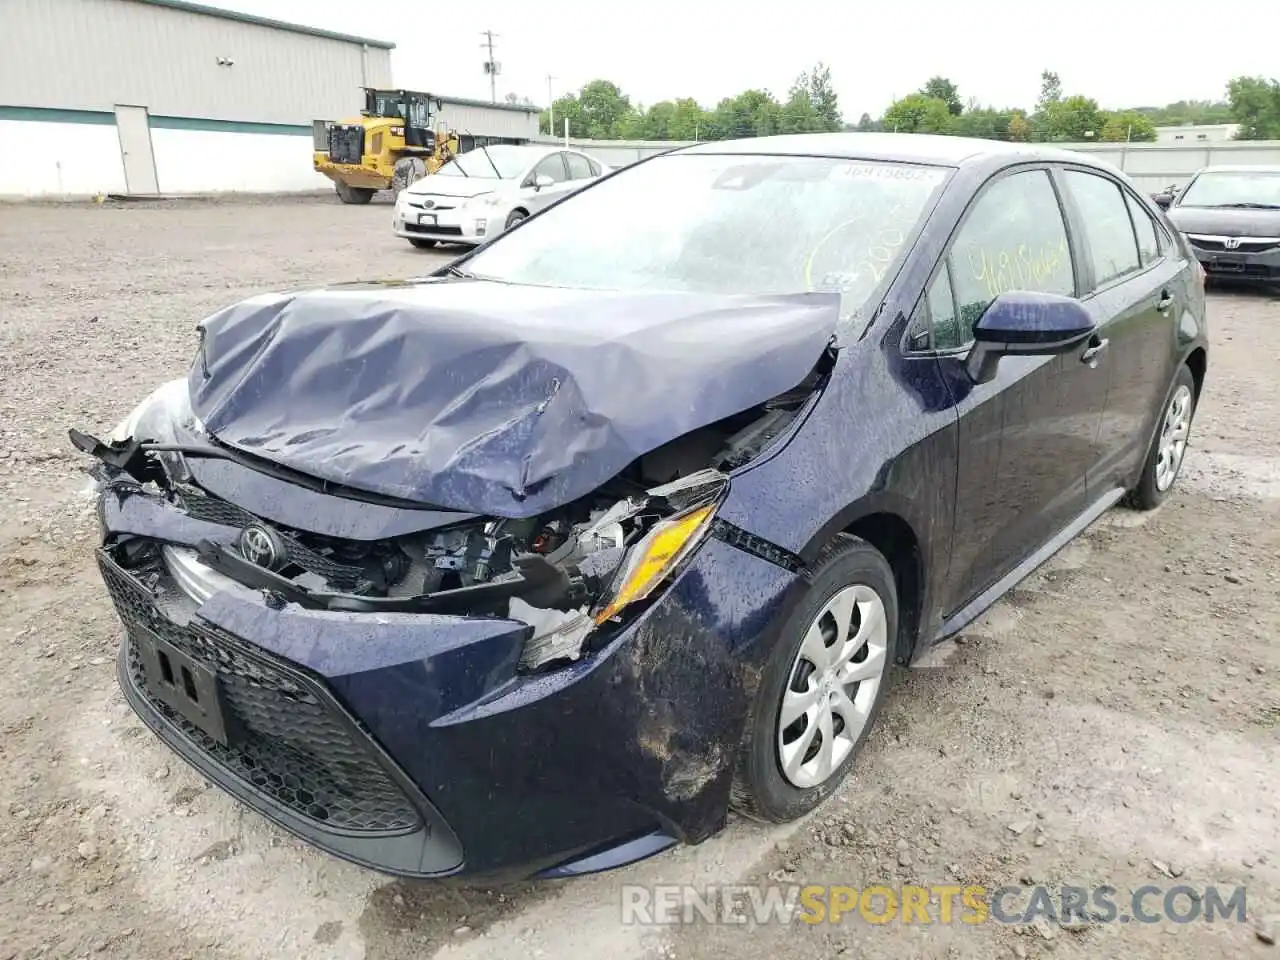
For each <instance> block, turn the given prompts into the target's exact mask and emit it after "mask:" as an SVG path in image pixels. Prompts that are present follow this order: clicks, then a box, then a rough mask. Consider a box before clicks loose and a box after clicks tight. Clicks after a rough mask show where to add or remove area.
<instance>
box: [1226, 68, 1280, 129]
mask: <svg viewBox="0 0 1280 960" xmlns="http://www.w3.org/2000/svg"><path fill="white" fill-rule="evenodd" d="M1227 100H1228V102H1230V104H1231V115H1232V117H1234V119H1235V121H1236V123H1238V124H1240V129H1239V130H1238V131H1236V139H1237V140H1280V83H1277V82H1276V81H1275V80H1267V79H1265V78H1263V77H1236V78H1235V79H1234V80H1232V81H1231V82H1230V83H1229V84H1227Z"/></svg>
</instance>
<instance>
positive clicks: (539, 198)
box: [520, 151, 569, 213]
mask: <svg viewBox="0 0 1280 960" xmlns="http://www.w3.org/2000/svg"><path fill="white" fill-rule="evenodd" d="M542 176H547V177H550V178H551V180H552V183H551V184H550V185H549V186H545V187H539V186H537V180H538V178H539V177H542ZM568 188H569V168H568V167H566V166H565V162H564V154H563V153H561V152H559V151H557V152H555V153H549V154H547V155H546V156H545V157H543V158H542V159H541V160H540V161H538V165H537V166H535V167H534V168H533V170H531V171H530V172H529V176H527V177H526V178H525V180H524V183H523V184H522V185H521V190H520V195H521V201H522V202H523V204H524V206H525V207H527V208H528V210H529V212H530V213H537V212H538V211H539V210H541V209H542V208H543V207H548V206H550V205H551V204H553V203H555V202H556V201H557V200H559V199H560V198H561V197H562V196H564V194H565V191H566V190H568Z"/></svg>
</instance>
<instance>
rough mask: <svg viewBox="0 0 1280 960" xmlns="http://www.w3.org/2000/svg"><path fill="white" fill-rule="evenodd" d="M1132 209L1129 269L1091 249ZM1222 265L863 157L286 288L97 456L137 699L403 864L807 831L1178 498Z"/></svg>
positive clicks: (567, 206) (236, 777) (382, 866)
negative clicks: (856, 773) (902, 699)
mask: <svg viewBox="0 0 1280 960" xmlns="http://www.w3.org/2000/svg"><path fill="white" fill-rule="evenodd" d="M1073 177H1083V178H1085V179H1086V180H1096V181H1097V183H1081V182H1077V181H1076V180H1074V179H1073ZM1099 190H1101V191H1104V192H1103V193H1099V192H1098V191H1099ZM1106 190H1110V191H1112V192H1111V194H1110V195H1109V196H1110V201H1111V202H1114V204H1115V205H1116V207H1117V210H1118V211H1119V212H1120V215H1121V217H1122V218H1123V219H1113V220H1106V219H1105V218H1100V217H1099V216H1098V215H1096V212H1097V204H1098V203H1100V202H1102V200H1106V199H1107V196H1108V195H1107V194H1105V191H1106ZM1073 191H1076V192H1079V195H1078V196H1077V194H1076V193H1073ZM1080 191H1083V192H1080ZM1088 191H1093V194H1088ZM1099 198H1101V199H1099ZM1091 203H1092V204H1093V206H1090V204H1091ZM1120 223H1123V224H1126V225H1128V226H1125V227H1123V229H1122V230H1121V232H1122V233H1124V231H1127V233H1124V235H1125V236H1127V237H1128V240H1127V241H1126V242H1127V243H1128V245H1129V246H1128V253H1130V254H1132V255H1133V259H1134V261H1135V263H1134V265H1133V267H1132V268H1131V269H1130V270H1129V272H1128V274H1126V275H1124V276H1122V277H1121V279H1120V280H1119V281H1117V280H1116V279H1115V278H1114V277H1110V276H1108V277H1103V276H1102V275H1101V273H1100V271H1101V269H1102V268H1101V265H1100V264H1101V261H1098V260H1097V258H1096V257H1094V258H1093V259H1091V258H1090V251H1094V252H1096V251H1097V250H1099V249H1101V248H1102V245H1103V241H1104V239H1105V237H1104V236H1103V235H1100V234H1096V233H1095V229H1100V230H1102V232H1103V234H1105V233H1106V231H1107V230H1111V231H1112V232H1113V233H1114V231H1116V230H1117V229H1120V228H1118V227H1117V224H1120ZM1068 224H1070V226H1071V229H1070V230H1068ZM1135 230H1136V231H1137V239H1136V240H1135V232H1134V231H1135ZM1116 236H1119V235H1118V234H1117V235H1116ZM1116 236H1112V237H1111V239H1112V240H1114V239H1116ZM1121 239H1122V238H1121ZM1125 249H1126V248H1125V244H1124V243H1118V244H1115V243H1113V244H1112V245H1111V246H1110V247H1108V248H1107V250H1108V251H1109V253H1108V255H1109V256H1112V257H1113V258H1114V257H1115V256H1121V255H1124V250H1125ZM1117 251H1119V252H1117ZM1188 262H1189V261H1188V255H1187V252H1186V250H1185V249H1184V246H1183V245H1182V243H1181V241H1180V240H1179V239H1178V238H1177V237H1176V236H1175V235H1174V234H1172V232H1171V231H1169V230H1168V228H1167V225H1166V224H1165V223H1164V221H1163V220H1162V219H1161V217H1160V215H1159V214H1158V213H1157V212H1156V211H1154V209H1153V208H1151V207H1150V205H1149V204H1147V202H1146V201H1145V200H1141V199H1140V198H1139V197H1138V195H1137V194H1135V193H1134V192H1133V190H1132V187H1131V185H1129V184H1128V182H1127V181H1124V180H1123V178H1122V177H1120V175H1118V174H1115V173H1114V172H1112V171H1111V170H1110V169H1109V168H1103V167H1100V166H1093V165H1091V162H1090V161H1088V160H1087V159H1084V158H1081V157H1079V156H1076V155H1072V154H1059V153H1054V152H1051V151H1038V150H1035V149H1032V148H1026V147H1022V148H1020V147H1017V146H1001V145H997V144H990V143H985V142H977V141H965V140H959V139H952V138H931V137H896V136H876V135H872V136H862V135H857V136H845V135H829V136H818V137H794V138H768V139H761V140H754V141H743V142H738V143H727V144H726V143H721V144H703V145H700V146H697V147H694V148H691V149H686V150H681V151H677V152H675V153H671V154H667V155H664V156H661V157H657V158H654V159H651V160H647V161H644V162H641V163H638V164H635V165H633V166H631V167H628V168H627V169H625V170H622V171H619V172H617V173H615V174H613V175H611V176H608V177H605V178H602V179H601V180H600V181H599V182H598V183H596V184H593V185H591V186H589V187H588V188H586V189H584V190H583V191H581V192H579V193H577V194H575V195H573V196H572V197H570V198H568V199H566V200H564V201H562V202H560V203H557V204H555V205H553V206H551V207H549V208H548V209H547V210H545V211H543V212H541V213H539V214H537V215H536V216H534V217H531V218H529V219H528V220H527V221H525V222H524V223H523V224H521V225H520V226H519V227H517V228H515V229H513V230H511V231H510V232H508V233H506V234H504V235H503V236H502V237H500V238H498V239H496V240H495V241H494V242H492V243H491V244H489V245H488V246H486V247H483V248H481V249H479V250H477V251H474V252H472V253H470V254H467V255H466V256H464V257H462V258H461V259H459V260H457V261H454V263H453V264H451V265H450V266H448V267H446V268H443V269H442V270H440V271H439V272H438V273H437V274H435V275H432V276H429V277H424V278H421V279H416V280H408V281H395V282H385V283H358V284H350V285H340V286H335V287H329V288H325V289H321V290H314V291H306V292H295V293H285V294H272V295H264V296H258V297H254V298H252V299H250V300H247V301H244V302H243V303H240V304H238V305H235V306H232V307H230V308H228V309H225V310H223V311H221V312H219V313H216V314H215V315H213V316H211V317H209V318H208V319H206V320H205V321H204V322H203V323H202V324H200V326H199V337H198V341H197V343H196V344H195V346H194V358H193V360H192V362H191V366H190V369H189V371H188V374H187V376H186V377H184V378H183V379H180V380H177V381H174V382H172V383H169V384H166V385H165V386H162V387H161V388H160V389H159V390H157V391H156V392H155V393H154V394H153V395H152V396H151V397H149V398H148V399H147V400H145V401H144V402H143V403H142V404H140V405H139V406H138V407H137V409H136V410H135V411H134V412H133V413H132V414H131V415H130V416H129V417H128V418H127V419H126V420H125V421H124V422H123V423H121V424H120V425H119V426H118V427H117V428H116V429H115V430H114V431H113V432H112V433H110V434H109V435H107V437H106V438H105V439H102V440H99V439H97V438H95V437H94V436H91V435H89V434H87V433H84V432H80V431H75V430H73V431H72V434H71V439H72V441H73V443H74V444H75V445H76V447H77V448H79V449H80V450H82V451H83V452H85V453H87V454H90V455H92V457H93V458H95V459H94V462H93V466H92V470H93V472H94V474H95V476H96V478H97V482H98V485H99V494H100V495H99V520H100V525H101V534H102V540H101V545H100V547H99V549H98V551H97V560H98V563H99V565H100V567H101V571H102V575H103V577H104V579H105V582H106V586H107V589H108V591H109V593H110V596H111V599H112V601H113V602H114V605H115V608H116V610H117V612H118V613H119V616H120V618H121V620H122V621H123V624H124V627H125V630H124V635H123V642H122V646H121V650H120V658H119V678H120V684H121V687H122V689H123V690H124V693H125V695H126V697H127V699H128V701H129V703H130V704H131V706H132V707H133V709H134V710H135V711H136V712H137V713H138V715H139V716H140V717H141V718H142V719H143V720H144V721H145V722H146V723H147V724H148V726H150V727H151V729H152V730H154V732H155V733H156V734H157V735H158V736H159V737H160V738H161V739H162V740H163V741H164V742H165V743H166V744H167V745H168V746H169V747H171V748H172V749H173V750H174V751H176V752H177V753H178V754H180V755H181V756H182V757H183V758H184V759H185V760H187V761H188V762H189V763H191V764H192V765H193V766H194V767H196V768H197V769H198V770H199V771H200V772H201V773H202V774H203V775H204V776H205V777H207V778H208V779H209V780H211V781H213V782H214V783H216V784H218V785H219V786H221V787H222V788H224V789H225V790H227V791H228V792H230V793H232V794H233V795H234V796H236V797H237V798H239V799H240V800H242V801H243V802H244V803H246V804H248V805H249V806H251V807H253V808H254V809H256V810H257V811H259V812H260V813H262V814H263V815H265V816H266V817H268V818H270V819H271V820H273V821H275V822H276V823H278V824H280V825H282V826H283V827H285V828H286V829H288V830H290V831H292V832H294V833H295V834H297V835H299V836H301V837H303V838H305V839H306V840H308V841H310V842H312V843H314V844H315V845H317V846H319V847H321V848H323V849H325V850H328V851H330V852H331V853H333V854H336V855H338V856H341V857H344V858H347V859H349V860H352V861H355V862H357V863H360V864H364V865H366V866H369V867H373V868H376V869H379V870H382V871H386V872H389V873H393V874H400V875H408V876H420V877H425V876H446V875H453V874H458V873H462V872H468V873H470V872H478V871H484V872H495V871H514V872H519V873H521V874H522V875H540V876H570V875H574V874H579V873H585V872H589V871H593V870H599V869H603V868H607V867H611V866H616V865H619V864H622V863H626V862H630V861H633V860H636V859H639V858H641V857H644V856H647V855H650V854H653V853H655V852H657V851H659V850H662V849H664V848H665V847H667V846H670V845H671V844H673V843H676V842H681V841H683V842H698V841H701V840H703V839H705V838H707V837H709V836H711V835H712V834H714V833H715V832H717V831H718V830H719V829H720V828H721V827H722V826H723V825H724V823H725V821H726V817H727V815H728V811H729V810H730V809H731V808H733V809H737V810H739V811H742V812H743V813H746V814H747V815H750V816H754V817H758V818H761V819H765V820H773V821H785V820H791V819H794V818H796V817H798V816H800V815H802V814H804V813H805V812H806V811H808V810H811V809H813V808H814V807H815V806H816V805H817V804H818V803H820V802H821V801H822V800H823V799H824V798H825V797H827V796H828V795H829V794H830V793H831V792H832V790H834V789H835V788H836V786H838V785H839V784H840V782H841V781H842V779H843V778H844V777H845V775H846V773H847V772H848V770H849V768H850V765H851V764H852V762H853V759H854V755H855V753H856V750H857V748H858V746H859V745H860V743H862V741H863V740H864V738H865V736H866V735H867V733H868V731H869V730H870V728H871V726H872V724H873V722H874V719H875V716H876V713H877V711H878V709H879V707H880V704H881V702H882V700H883V696H884V693H885V690H886V688H887V686H888V670H889V667H890V665H891V664H892V663H895V662H896V663H901V664H907V663H910V662H911V661H912V660H913V659H914V658H915V657H916V656H918V654H919V653H920V651H921V650H923V649H925V648H927V646H928V645H929V644H930V643H931V642H933V641H936V640H938V639H941V638H943V637H946V636H948V635H951V634H953V633H955V632H956V631H957V630H959V629H960V628H962V627H963V626H964V625H965V624H966V623H968V622H969V621H971V620H972V619H973V618H974V617H975V616H977V614H978V613H980V612H981V611H982V610H983V609H984V608H985V607H987V606H988V605H990V603H992V602H993V601H994V600H995V599H996V598H998V597H999V596H1000V595H1001V594H1002V593H1004V592H1005V591H1007V590H1008V589H1009V588H1010V587H1011V586H1012V585H1013V584H1014V583H1016V582H1017V581H1018V580H1019V579H1021V578H1022V577H1024V576H1025V575H1026V574H1027V573H1028V572H1030V571H1031V570H1032V569H1034V568H1035V566H1037V565H1038V564H1039V563H1040V562H1042V561H1043V560H1044V559H1045V558H1046V557H1048V556H1049V555H1050V554H1051V553H1052V552H1053V551H1054V550H1056V549H1058V548H1059V547H1060V546H1061V545H1062V544H1063V543H1065V542H1066V541H1067V540H1068V539H1070V538H1071V537H1072V536H1074V535H1075V534H1076V533H1078V532H1079V530H1080V529H1082V528H1083V526H1085V525H1086V524H1087V523H1088V522H1089V521H1091V520H1092V519H1094V518H1095V517H1097V516H1098V515H1099V513H1101V511H1102V510H1104V509H1106V507H1108V506H1110V505H1111V504H1112V503H1115V502H1116V500H1117V499H1118V498H1119V497H1120V496H1121V495H1122V494H1124V493H1125V492H1126V491H1130V492H1131V493H1132V495H1133V497H1134V499H1135V502H1137V503H1138V504H1139V505H1145V506H1150V505H1153V504H1154V503H1157V502H1159V500H1160V499H1161V498H1163V496H1164V495H1165V494H1166V493H1167V491H1168V490H1169V488H1170V485H1171V484H1172V482H1173V478H1174V477H1175V476H1176V473H1177V470H1178V467H1179V466H1180V464H1181V458H1182V451H1183V449H1184V448H1185V445H1186V435H1187V430H1188V429H1189V425H1190V418H1191V414H1192V409H1193V405H1194V402H1195V399H1196V398H1197V397H1198V395H1199V389H1200V384H1201V382H1202V379H1203V375H1204V358H1205V354H1204V335H1203V334H1204V331H1203V327H1204V324H1203V318H1204V311H1203V295H1202V293H1201V291H1200V288H1199V286H1198V285H1197V283H1196V280H1197V278H1196V276H1195V275H1194V274H1193V272H1192V271H1191V269H1190V267H1189V266H1188ZM984 271H985V273H984ZM1104 281H1105V282H1106V283H1107V284H1108V286H1107V289H1108V291H1109V294H1108V296H1107V297H1105V298H1101V297H1091V296H1090V294H1089V291H1092V290H1093V289H1094V286H1095V285H1096V284H1100V283H1103V282H1104ZM1148 288H1154V289H1157V290H1158V291H1163V292H1162V293H1161V297H1162V299H1161V301H1160V304H1159V305H1158V308H1157V305H1156V303H1155V300H1154V299H1153V300H1152V305H1151V307H1150V317H1149V318H1148V320H1146V321H1144V323H1143V324H1142V325H1130V326H1126V327H1125V328H1124V330H1123V331H1118V332H1117V331H1114V330H1113V331H1112V332H1111V334H1110V336H1111V337H1112V338H1114V339H1115V340H1116V341H1117V349H1115V350H1114V351H1113V354H1112V356H1111V357H1109V358H1108V357H1103V358H1102V360H1103V361H1105V362H1100V360H1099V355H1100V354H1101V350H1102V347H1101V346H1099V343H1101V345H1102V346H1105V345H1106V343H1107V340H1106V339H1105V338H1100V337H1099V332H1104V331H1105V330H1106V329H1107V327H1108V325H1109V324H1110V323H1111V322H1112V320H1114V319H1115V318H1116V317H1120V316H1133V315H1134V310H1136V309H1138V308H1137V307H1135V306H1134V305H1133V304H1134V303H1137V302H1138V301H1139V300H1142V299H1143V298H1145V297H1146V296H1147V295H1148V294H1150V290H1148ZM1150 295H1151V296H1152V297H1154V296H1155V294H1150ZM1130 301H1132V303H1131V302H1130ZM1142 309H1146V308H1145V307H1143V308H1142ZM1144 316H1146V314H1144ZM1013 354H1018V355H1019V356H1010V355H1013ZM1002 357H1003V358H1004V359H1003V360H1002ZM1099 384H1101V387H1099ZM1108 384H1109V385H1110V387H1109V389H1108ZM1113 403H1116V404H1119V405H1120V406H1119V408H1117V409H1115V410H1112V411H1111V412H1112V413H1113V414H1114V415H1113V416H1107V417H1105V418H1104V413H1106V412H1108V410H1109V409H1110V408H1109V407H1108V406H1107V405H1108V404H1113ZM1086 477H1088V482H1087V483H1086V482H1085V478H1086Z"/></svg>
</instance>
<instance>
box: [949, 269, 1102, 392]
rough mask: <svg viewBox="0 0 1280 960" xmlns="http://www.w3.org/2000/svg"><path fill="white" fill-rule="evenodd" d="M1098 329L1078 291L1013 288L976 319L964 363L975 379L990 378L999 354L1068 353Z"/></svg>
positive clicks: (1049, 354) (994, 372) (1035, 354)
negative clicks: (1062, 293) (1066, 294)
mask: <svg viewBox="0 0 1280 960" xmlns="http://www.w3.org/2000/svg"><path fill="white" fill-rule="evenodd" d="M1094 329H1095V324H1094V322H1093V317H1092V316H1091V315H1090V313H1089V311H1088V310H1087V309H1085V307H1084V305H1083V304H1081V303H1080V301H1079V300H1076V299H1075V298H1074V297H1063V296H1059V295H1058V294H1054V293H1035V292H1032V291H1029V290H1012V291H1010V292H1008V293H1002V294H1000V296H998V297H996V298H995V300H993V301H992V302H991V305H990V306H989V307H987V309H986V311H985V312H984V313H983V314H982V316H981V317H980V318H979V319H978V322H977V323H975V324H974V325H973V339H974V343H973V347H972V348H970V350H969V356H968V358H967V359H966V360H965V367H966V369H967V370H968V372H969V376H970V377H971V378H972V380H973V382H974V383H986V382H987V381H989V380H991V379H993V378H994V377H995V375H996V367H997V366H999V364H1000V358H1001V357H1003V356H1006V355H1008V354H1022V355H1024V356H1026V355H1032V356H1054V355H1056V354H1060V353H1067V352H1068V351H1070V350H1071V349H1073V348H1074V347H1076V346H1078V345H1079V344H1080V343H1081V342H1083V341H1084V340H1085V339H1086V338H1087V337H1089V336H1091V335H1092V334H1093V332H1094Z"/></svg>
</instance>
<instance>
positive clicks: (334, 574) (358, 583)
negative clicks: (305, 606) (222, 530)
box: [178, 490, 366, 592]
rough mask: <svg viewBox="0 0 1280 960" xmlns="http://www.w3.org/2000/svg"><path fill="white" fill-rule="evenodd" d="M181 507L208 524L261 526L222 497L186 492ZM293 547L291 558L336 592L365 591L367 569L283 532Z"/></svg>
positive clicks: (179, 500) (247, 512)
mask: <svg viewBox="0 0 1280 960" xmlns="http://www.w3.org/2000/svg"><path fill="white" fill-rule="evenodd" d="M178 505H179V506H180V507H181V508H182V510H183V512H184V513H186V514H187V516H189V517H191V518H193V519H195V520H203V521H204V522H205V523H217V524H220V525H222V526H224V527H240V528H242V527H247V526H248V525H249V524H251V523H261V522H262V521H261V520H260V519H259V518H258V517H255V516H254V515H253V514H252V513H250V512H249V511H248V510H245V509H243V508H242V507H238V506H236V505H235V504H234V503H229V502H227V501H226V500H223V499H222V498H220V497H215V496H212V495H211V494H206V493H196V492H194V491H192V490H184V491H183V492H181V493H179V494H178ZM280 533H281V534H282V535H283V536H284V538H285V540H286V541H287V542H288V544H289V559H290V560H292V561H293V562H294V563H295V564H297V565H298V566H299V567H301V568H302V569H303V570H306V571H308V572H309V573H314V574H316V575H317V576H319V577H321V578H323V579H324V581H325V583H327V584H328V585H329V586H330V587H331V588H332V589H334V590H342V591H348V592H354V591H358V590H360V589H361V587H362V585H363V584H364V582H365V579H366V575H365V570H364V568H363V567H358V566H354V565H352V564H348V563H339V562H338V561H336V560H332V559H330V558H329V557H326V556H324V555H323V554H322V553H320V552H318V551H316V550H313V549H312V548H311V547H309V546H307V545H306V544H305V543H303V542H302V540H300V539H299V538H298V537H297V536H296V535H295V534H292V533H289V532H287V531H284V530H281V531H280Z"/></svg>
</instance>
